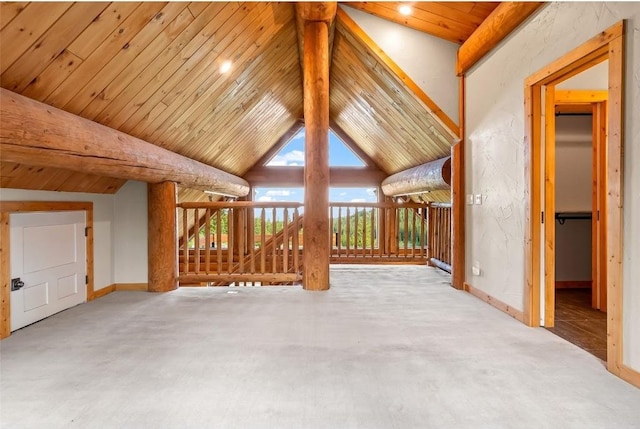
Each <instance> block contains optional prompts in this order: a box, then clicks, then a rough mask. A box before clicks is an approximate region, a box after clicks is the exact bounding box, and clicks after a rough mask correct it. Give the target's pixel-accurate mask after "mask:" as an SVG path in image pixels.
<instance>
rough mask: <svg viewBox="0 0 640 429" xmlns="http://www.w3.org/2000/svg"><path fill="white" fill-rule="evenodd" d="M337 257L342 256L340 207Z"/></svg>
mask: <svg viewBox="0 0 640 429" xmlns="http://www.w3.org/2000/svg"><path fill="white" fill-rule="evenodd" d="M336 240H337V241H338V257H340V256H342V207H338V235H337V236H336Z"/></svg>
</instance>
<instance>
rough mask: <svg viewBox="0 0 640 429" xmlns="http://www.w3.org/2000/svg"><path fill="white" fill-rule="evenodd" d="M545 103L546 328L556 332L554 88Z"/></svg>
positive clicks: (550, 88) (546, 95)
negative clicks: (553, 328)
mask: <svg viewBox="0 0 640 429" xmlns="http://www.w3.org/2000/svg"><path fill="white" fill-rule="evenodd" d="M544 103H545V109H544V112H545V114H544V115H545V116H544V122H545V126H544V129H545V139H544V146H545V147H544V214H545V219H544V242H545V246H544V267H545V270H544V284H545V290H544V326H545V327H548V328H552V327H553V326H554V325H555V313H556V222H555V213H556V112H555V106H556V102H555V88H554V87H553V86H546V87H545V97H544Z"/></svg>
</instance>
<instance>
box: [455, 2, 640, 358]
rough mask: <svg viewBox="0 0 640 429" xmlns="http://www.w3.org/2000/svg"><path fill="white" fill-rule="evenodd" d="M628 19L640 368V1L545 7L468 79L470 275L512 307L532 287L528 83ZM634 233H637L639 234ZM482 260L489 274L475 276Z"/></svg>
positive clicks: (635, 345)
mask: <svg viewBox="0 0 640 429" xmlns="http://www.w3.org/2000/svg"><path fill="white" fill-rule="evenodd" d="M622 19H627V20H628V23H627V37H626V76H627V82H626V97H625V98H626V105H625V109H626V110H625V145H626V146H625V166H624V167H625V168H624V237H625V240H624V252H623V260H624V262H623V263H624V265H623V271H624V277H623V281H624V283H623V293H624V309H623V314H624V324H623V330H624V348H623V361H624V362H625V364H627V365H629V366H630V367H632V368H634V369H636V370H640V329H638V326H640V281H638V279H640V239H637V238H638V237H640V168H637V166H635V165H634V164H635V163H634V160H635V161H636V162H637V160H638V159H640V121H638V119H637V118H639V117H640V72H639V71H638V70H640V7H639V6H638V3H631V2H630V3H614V2H606V3H605V2H597V3H595V2H594V3H587V2H561V3H551V4H549V5H547V6H545V7H544V8H542V9H541V10H540V11H539V12H538V13H537V14H536V15H535V16H534V17H533V18H532V19H530V20H529V21H528V22H527V23H526V24H525V25H524V26H523V27H522V28H520V29H519V30H517V31H516V32H515V33H514V34H512V35H511V36H510V37H509V38H508V39H507V40H505V41H504V42H503V43H501V45H500V46H499V48H498V49H496V50H494V51H493V52H492V53H491V54H490V55H489V56H488V57H486V58H485V59H483V60H482V61H481V62H480V63H479V64H477V65H476V66H475V67H474V68H473V69H472V70H471V71H470V72H469V73H468V76H467V100H466V102H467V103H466V115H467V116H466V117H467V124H466V125H467V140H466V150H467V156H466V159H467V160H469V161H468V164H467V171H466V180H467V182H466V183H467V192H468V193H472V192H473V193H483V194H486V195H487V196H486V198H485V201H484V204H483V205H481V206H475V205H474V206H467V218H466V219H467V225H466V226H467V243H466V249H467V261H468V267H469V270H468V271H467V273H466V275H467V280H468V281H469V282H470V283H471V284H472V285H474V286H475V287H477V288H479V289H481V290H483V291H485V292H487V293H488V294H490V295H492V296H494V297H496V298H498V299H500V300H502V301H504V302H506V303H508V304H509V305H512V306H513V307H515V308H518V309H522V307H523V291H524V286H523V284H524V230H523V224H524V183H525V182H524V157H523V155H524V146H523V139H524V108H523V105H524V80H525V79H526V78H527V77H528V76H529V75H531V74H532V73H534V72H536V71H537V70H539V69H541V68H542V67H544V66H545V65H547V64H549V63H551V62H552V61H553V60H555V59H557V58H558V57H560V56H562V55H564V54H565V53H567V52H569V51H570V50H572V49H574V48H576V47H577V46H579V45H580V44H582V43H584V42H585V41H587V40H588V39H590V38H591V37H593V36H595V35H596V34H597V33H598V32H600V31H603V30H605V29H607V28H608V27H610V26H611V25H613V24H615V23H616V22H618V21H620V20H622ZM632 237H635V239H634V238H632ZM474 261H478V262H479V263H480V266H481V268H482V270H483V272H482V275H481V276H473V275H472V273H471V265H472V264H473V262H474Z"/></svg>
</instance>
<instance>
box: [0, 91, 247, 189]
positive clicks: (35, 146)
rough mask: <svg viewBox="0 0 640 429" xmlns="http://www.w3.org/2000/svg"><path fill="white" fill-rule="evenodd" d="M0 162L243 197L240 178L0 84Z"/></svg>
mask: <svg viewBox="0 0 640 429" xmlns="http://www.w3.org/2000/svg"><path fill="white" fill-rule="evenodd" d="M0 124H1V125H2V126H1V127H0V152H1V153H2V159H3V161H8V162H15V163H21V164H26V165H39V166H44V167H58V168H64V169H68V170H73V171H79V172H83V173H92V174H98V175H102V176H107V177H116V178H120V179H127V180H139V181H143V182H149V183H160V182H166V181H170V182H176V183H179V184H180V185H181V186H184V187H187V188H196V189H203V190H211V191H216V192H220V193H223V194H228V195H233V196H244V195H247V193H248V192H249V184H248V183H247V182H246V181H245V180H244V179H242V178H240V177H237V176H234V175H233V174H229V173H227V172H224V171H222V170H218V169H216V168H213V167H211V166H208V165H205V164H203V163H200V162H198V161H195V160H193V159H190V158H187V157H184V156H182V155H178V154H176V153H174V152H171V151H168V150H166V149H163V148H161V147H159V146H156V145H153V144H151V143H147V142H145V141H143V140H140V139H138V138H135V137H132V136H130V135H128V134H125V133H122V132H120V131H117V130H114V129H111V128H108V127H105V126H103V125H100V124H97V123H95V122H93V121H89V120H87V119H84V118H81V117H79V116H76V115H73V114H71V113H68V112H65V111H63V110H60V109H56V108H54V107H51V106H48V105H46V104H44V103H40V102H38V101H35V100H31V99H29V98H27V97H23V96H21V95H18V94H15V93H13V92H11V91H7V90H5V89H0Z"/></svg>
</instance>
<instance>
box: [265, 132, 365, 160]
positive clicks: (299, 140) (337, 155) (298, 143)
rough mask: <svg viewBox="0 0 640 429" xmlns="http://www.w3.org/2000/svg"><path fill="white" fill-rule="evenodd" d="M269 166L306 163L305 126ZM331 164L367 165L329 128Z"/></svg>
mask: <svg viewBox="0 0 640 429" xmlns="http://www.w3.org/2000/svg"><path fill="white" fill-rule="evenodd" d="M266 165H267V166H269V167H271V166H289V167H295V166H302V165H304V127H302V128H300V131H298V133H297V134H296V135H295V136H293V138H292V139H291V140H289V143H287V144H286V145H284V147H283V148H282V149H280V151H279V152H278V153H277V154H276V155H275V156H274V157H273V158H271V160H270V161H269V162H268V163H267V164H266ZM329 166H331V167H365V164H364V162H362V160H361V159H360V158H358V157H357V156H356V154H355V153H353V151H352V150H351V149H350V148H349V147H348V146H347V145H346V144H344V142H343V141H342V140H340V138H339V137H338V136H337V135H335V134H334V132H333V131H331V130H329Z"/></svg>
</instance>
